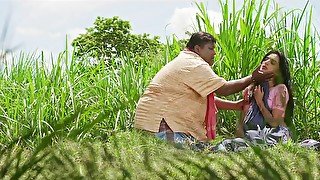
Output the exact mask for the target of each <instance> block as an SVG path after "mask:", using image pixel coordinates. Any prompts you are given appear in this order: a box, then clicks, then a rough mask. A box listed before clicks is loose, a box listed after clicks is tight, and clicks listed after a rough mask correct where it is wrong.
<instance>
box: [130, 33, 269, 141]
mask: <svg viewBox="0 0 320 180" xmlns="http://www.w3.org/2000/svg"><path fill="white" fill-rule="evenodd" d="M215 43H216V40H215V39H214V37H213V36H212V35H210V34H209V33H205V32H198V33H194V34H192V36H191V38H190V40H189V42H188V43H187V46H186V49H185V50H183V51H182V52H181V53H180V54H179V55H178V57H176V58H175V59H174V60H172V61H171V62H169V63H168V64H167V65H165V66H164V67H163V68H162V69H161V70H160V71H159V72H158V73H157V74H156V75H155V77H154V78H153V79H152V81H151V83H150V84H149V86H148V87H147V88H146V90H145V92H144V94H143V95H142V97H141V98H140V100H139V102H138V106H137V110H136V116H135V124H134V126H135V127H136V128H138V129H143V130H146V131H150V132H154V133H158V134H159V133H162V134H163V135H165V137H164V139H167V140H173V141H176V140H179V139H181V138H183V137H185V136H188V137H192V138H195V139H197V140H199V141H208V140H211V139H214V138H215V126H216V120H215V115H216V112H217V111H216V107H217V108H219V109H220V108H222V109H239V110H240V109H241V108H242V101H240V102H229V101H226V100H222V99H219V98H217V97H214V93H215V94H217V95H220V96H227V95H230V94H233V93H237V92H240V91H241V90H243V89H244V88H245V87H247V86H248V85H249V84H251V83H253V82H254V81H258V82H260V81H263V80H265V79H267V78H270V77H271V76H272V75H271V74H269V75H266V74H264V75H263V74H262V73H259V72H258V69H259V68H257V69H256V70H255V71H254V73H253V74H252V75H250V76H247V77H245V78H242V79H239V80H233V81H226V80H225V79H224V78H222V77H219V76H218V75H216V74H215V73H214V72H213V70H212V69H211V66H212V65H213V58H214V56H215V50H214V48H215ZM162 138H163V137H162Z"/></svg>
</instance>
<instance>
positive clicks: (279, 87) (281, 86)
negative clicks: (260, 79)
mask: <svg viewBox="0 0 320 180" xmlns="http://www.w3.org/2000/svg"><path fill="white" fill-rule="evenodd" d="M273 89H274V90H275V91H277V92H287V91H288V88H287V86H286V85H285V84H277V85H276V86H274V87H273Z"/></svg>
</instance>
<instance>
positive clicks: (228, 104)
mask: <svg viewBox="0 0 320 180" xmlns="http://www.w3.org/2000/svg"><path fill="white" fill-rule="evenodd" d="M240 101H241V100H239V101H229V100H226V99H221V98H218V97H215V103H216V106H217V108H218V109H225V110H239V111H240V110H242V108H241V104H240Z"/></svg>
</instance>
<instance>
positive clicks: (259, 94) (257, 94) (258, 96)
mask: <svg viewBox="0 0 320 180" xmlns="http://www.w3.org/2000/svg"><path fill="white" fill-rule="evenodd" d="M253 94H254V99H255V100H256V102H257V103H261V102H263V95H264V92H263V89H262V88H261V86H260V85H258V86H256V88H255V89H254V92H253Z"/></svg>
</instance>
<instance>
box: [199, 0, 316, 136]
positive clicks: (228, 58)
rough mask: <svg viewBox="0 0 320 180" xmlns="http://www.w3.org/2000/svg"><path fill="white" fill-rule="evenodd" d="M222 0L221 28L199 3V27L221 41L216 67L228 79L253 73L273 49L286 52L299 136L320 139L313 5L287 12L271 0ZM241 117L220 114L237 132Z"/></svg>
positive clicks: (222, 122)
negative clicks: (214, 24)
mask: <svg viewBox="0 0 320 180" xmlns="http://www.w3.org/2000/svg"><path fill="white" fill-rule="evenodd" d="M219 2H220V8H221V11H222V16H223V21H222V23H221V25H220V27H219V29H218V30H217V29H215V28H214V26H213V23H214V22H211V20H210V18H209V15H208V11H207V10H206V7H205V6H204V4H203V3H200V4H196V5H197V7H198V9H199V13H198V14H197V18H196V19H197V25H198V27H196V29H198V30H204V31H207V32H209V33H212V34H214V35H215V37H216V38H217V41H218V43H217V55H216V58H215V59H216V60H215V61H216V63H215V64H214V67H213V68H214V70H215V72H216V73H217V74H218V75H220V76H222V77H225V78H226V79H228V80H232V79H238V78H241V77H244V76H246V75H248V74H250V73H251V72H252V70H253V69H254V68H255V67H257V66H258V64H259V63H260V62H261V59H262V57H263V56H264V54H265V53H266V52H268V51H269V50H271V49H279V50H280V51H282V52H284V54H285V55H286V57H287V58H288V59H289V64H290V70H291V75H292V85H293V92H294V102H295V109H294V119H293V123H294V129H295V130H296V131H297V132H296V135H297V138H298V139H303V138H315V139H319V138H320V132H319V129H320V120H319V115H320V114H319V110H320V106H319V102H320V91H319V88H320V84H319V83H320V77H319V72H320V66H319V62H320V59H319V57H320V56H319V52H320V50H319V49H316V43H317V42H319V41H320V39H319V32H318V31H317V29H315V28H314V26H313V24H312V23H313V21H312V13H313V11H312V8H311V7H310V6H309V4H308V3H306V4H305V6H304V8H303V9H302V10H300V9H294V10H291V11H288V12H287V11H283V10H282V9H281V8H279V6H278V5H277V4H276V3H274V2H273V3H272V1H270V0H264V1H254V0H252V1H244V3H243V6H242V7H240V9H239V10H236V3H237V1H235V0H233V1H224V2H222V1H219ZM230 2H231V3H230ZM303 20H304V21H303ZM230 98H231V99H238V98H241V96H240V94H237V95H235V96H232V97H230ZM238 118H239V116H238V114H236V113H232V112H222V113H220V123H219V125H220V130H222V131H223V132H225V133H229V134H230V133H232V132H233V129H234V126H235V121H236V120H237V119H238ZM225 127H231V128H225ZM294 129H293V130H294Z"/></svg>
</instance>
